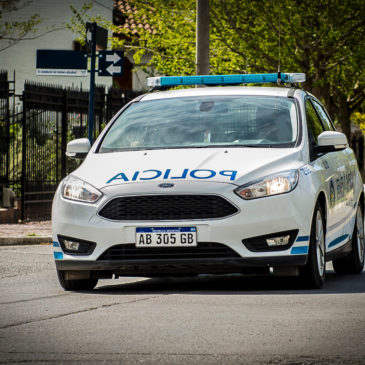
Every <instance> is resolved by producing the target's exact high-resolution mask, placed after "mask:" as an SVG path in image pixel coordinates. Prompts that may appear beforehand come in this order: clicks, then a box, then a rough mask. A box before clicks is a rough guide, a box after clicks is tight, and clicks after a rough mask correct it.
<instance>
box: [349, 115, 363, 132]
mask: <svg viewBox="0 0 365 365" xmlns="http://www.w3.org/2000/svg"><path fill="white" fill-rule="evenodd" d="M351 122H352V123H353V124H356V125H358V126H359V127H360V129H361V131H362V133H364V134H365V114H364V113H360V112H355V113H353V114H352V116H351Z"/></svg>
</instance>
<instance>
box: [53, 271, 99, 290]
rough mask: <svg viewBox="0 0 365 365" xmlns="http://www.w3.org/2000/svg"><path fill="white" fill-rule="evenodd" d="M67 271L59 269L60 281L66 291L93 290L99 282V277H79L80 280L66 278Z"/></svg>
mask: <svg viewBox="0 0 365 365" xmlns="http://www.w3.org/2000/svg"><path fill="white" fill-rule="evenodd" d="M64 273H65V272H64V271H60V270H57V276H58V281H59V282H60V285H61V286H62V288H63V289H65V290H66V291H72V290H79V291H83V290H92V289H94V288H95V286H96V284H97V283H98V279H79V280H66V279H65V274H64Z"/></svg>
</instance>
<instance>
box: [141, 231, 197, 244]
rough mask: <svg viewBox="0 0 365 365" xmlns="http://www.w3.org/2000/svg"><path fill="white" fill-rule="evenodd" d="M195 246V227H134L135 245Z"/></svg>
mask: <svg viewBox="0 0 365 365" xmlns="http://www.w3.org/2000/svg"><path fill="white" fill-rule="evenodd" d="M187 246H188V247H192V246H197V240H196V227H141V228H136V247H187Z"/></svg>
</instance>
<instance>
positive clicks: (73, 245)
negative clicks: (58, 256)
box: [63, 240, 80, 251]
mask: <svg viewBox="0 0 365 365" xmlns="http://www.w3.org/2000/svg"><path fill="white" fill-rule="evenodd" d="M63 244H64V245H65V247H66V249H67V250H69V251H78V250H79V247H80V243H79V242H74V241H69V240H64V241H63Z"/></svg>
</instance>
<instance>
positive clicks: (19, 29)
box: [0, 0, 41, 52]
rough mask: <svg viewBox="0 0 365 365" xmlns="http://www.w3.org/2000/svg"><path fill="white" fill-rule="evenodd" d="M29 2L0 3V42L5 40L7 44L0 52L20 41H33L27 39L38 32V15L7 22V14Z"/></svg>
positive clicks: (6, 1) (39, 19) (11, 1)
mask: <svg viewBox="0 0 365 365" xmlns="http://www.w3.org/2000/svg"><path fill="white" fill-rule="evenodd" d="M29 3H30V1H27V2H22V1H21V0H2V1H1V3H0V40H6V41H7V44H6V45H5V46H3V47H2V48H0V52H1V51H4V50H5V49H8V48H9V47H12V46H14V45H15V44H17V43H18V42H19V41H21V40H26V39H34V37H31V38H28V36H29V35H31V34H35V33H36V32H37V30H38V28H37V25H38V24H39V23H40V22H41V18H40V17H39V15H37V14H34V15H31V16H30V17H29V18H28V19H27V20H25V21H8V20H6V19H7V16H8V14H9V13H11V12H14V11H17V10H19V9H21V8H23V7H24V6H26V5H28V4H29Z"/></svg>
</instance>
